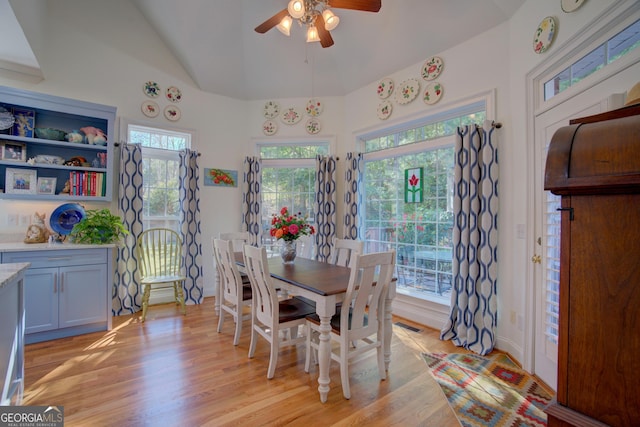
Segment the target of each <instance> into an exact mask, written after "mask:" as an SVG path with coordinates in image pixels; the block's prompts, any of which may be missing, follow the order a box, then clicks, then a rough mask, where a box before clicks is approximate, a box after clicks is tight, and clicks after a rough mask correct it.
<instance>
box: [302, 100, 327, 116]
mask: <svg viewBox="0 0 640 427" xmlns="http://www.w3.org/2000/svg"><path fill="white" fill-rule="evenodd" d="M323 109H324V106H323V105H322V102H320V101H319V100H317V99H314V98H311V99H310V100H309V102H307V106H306V107H305V110H306V111H307V116H310V117H318V116H319V115H320V114H322V110H323Z"/></svg>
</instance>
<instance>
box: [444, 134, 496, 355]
mask: <svg viewBox="0 0 640 427" xmlns="http://www.w3.org/2000/svg"><path fill="white" fill-rule="evenodd" d="M494 131H495V128H494V127H493V126H492V122H491V121H485V122H484V126H483V127H482V128H480V127H476V126H475V125H472V126H465V127H462V128H458V137H457V140H456V148H455V188H454V199H453V209H454V218H455V224H454V230H453V250H454V254H453V281H454V283H453V288H452V292H451V313H450V315H449V320H448V321H447V323H446V325H445V326H444V327H443V328H442V331H441V332H440V338H441V339H444V340H452V341H453V343H454V344H455V345H457V346H461V347H464V348H466V349H468V350H471V351H474V352H476V353H478V354H480V355H485V354H487V353H489V352H491V350H493V347H494V345H495V327H496V324H497V320H498V315H497V301H496V300H497V295H496V290H497V288H496V281H497V272H498V257H497V255H498V148H497V141H495V140H494V139H495V136H494V135H493V133H494Z"/></svg>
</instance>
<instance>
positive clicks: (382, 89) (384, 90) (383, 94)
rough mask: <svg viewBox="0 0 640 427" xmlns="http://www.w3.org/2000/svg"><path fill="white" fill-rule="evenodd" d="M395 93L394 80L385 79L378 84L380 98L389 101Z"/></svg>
mask: <svg viewBox="0 0 640 427" xmlns="http://www.w3.org/2000/svg"><path fill="white" fill-rule="evenodd" d="M392 93H393V80H392V79H391V78H390V77H385V78H384V79H382V80H380V82H379V83H378V98H380V99H387V98H388V97H390V96H391V94H392Z"/></svg>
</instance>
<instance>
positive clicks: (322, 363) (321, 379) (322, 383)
mask: <svg viewBox="0 0 640 427" xmlns="http://www.w3.org/2000/svg"><path fill="white" fill-rule="evenodd" d="M330 321H331V317H330V316H328V317H327V316H320V344H319V349H318V365H319V370H320V375H319V376H318V391H319V392H320V401H321V402H322V403H324V402H326V401H327V395H328V394H329V382H330V379H329V364H330V363H331V337H330V335H329V333H330V332H331V324H330Z"/></svg>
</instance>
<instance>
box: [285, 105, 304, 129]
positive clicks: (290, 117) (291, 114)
mask: <svg viewBox="0 0 640 427" xmlns="http://www.w3.org/2000/svg"><path fill="white" fill-rule="evenodd" d="M280 118H281V119H282V122H283V123H284V124H287V125H295V124H296V123H298V122H299V121H300V119H302V114H300V111H299V110H298V109H297V108H296V107H290V108H287V109H286V110H282V113H281V114H280Z"/></svg>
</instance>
